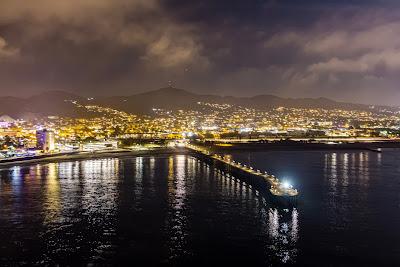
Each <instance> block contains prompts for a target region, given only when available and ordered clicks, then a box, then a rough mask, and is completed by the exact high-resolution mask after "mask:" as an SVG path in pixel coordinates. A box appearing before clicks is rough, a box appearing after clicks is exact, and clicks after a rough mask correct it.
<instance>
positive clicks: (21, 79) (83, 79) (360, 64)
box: [0, 0, 400, 104]
mask: <svg viewBox="0 0 400 267" xmlns="http://www.w3.org/2000/svg"><path fill="white" fill-rule="evenodd" d="M398 10H399V6H398V4H397V3H396V2H395V1H368V0H367V1H323V2H322V1H312V0H308V1H289V0H280V1H279V0H275V1H238V0H231V1H211V0H210V1H204V0H203V1H183V0H164V1H162V0H160V1H158V0H86V1H78V0H68V1H52V0H37V1H22V0H3V1H0V90H1V93H2V94H19V95H22V94H33V93H36V92H40V91H45V90H69V91H74V92H82V93H85V94H132V93H136V92H139V91H143V90H148V89H155V88H158V87H162V86H165V85H167V84H168V83H169V82H170V81H171V82H172V83H173V84H174V85H175V86H178V87H181V88H187V89H190V90H192V91H196V92H199V93H213V92H216V93H220V94H233V95H248V94H250V95H254V94H268V93H273V94H278V95H284V96H294V97H309V96H314V97H318V96H328V97H333V98H336V99H341V100H349V101H357V102H380V103H390V104H396V102H397V101H395V99H396V98H395V97H399V96H400V91H399V90H398V89H397V84H398V82H399V81H400V78H398V77H399V75H398V74H399V73H400V38H399V37H398V36H400V18H399V17H400V16H399V15H398V13H399V12H398Z"/></svg>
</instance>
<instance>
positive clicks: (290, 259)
mask: <svg viewBox="0 0 400 267" xmlns="http://www.w3.org/2000/svg"><path fill="white" fill-rule="evenodd" d="M287 155H288V154H284V156H285V157H286V156H287ZM313 155H317V156H318V157H317V156H314V157H315V158H313V160H314V161H313V162H311V163H310V164H309V165H305V164H304V162H303V160H298V161H295V160H296V159H295V158H294V159H292V161H288V162H289V163H287V166H290V164H291V162H295V164H297V165H295V170H301V168H304V167H306V168H314V169H311V171H308V172H307V171H306V170H304V169H303V170H302V171H303V172H302V173H300V172H299V176H300V175H301V174H304V176H305V178H307V179H310V181H306V180H304V184H306V183H307V182H308V183H311V182H312V183H313V184H312V186H315V184H318V186H319V185H321V188H323V189H320V188H319V187H317V188H318V190H315V189H313V190H314V191H306V190H307V188H305V187H303V188H302V186H303V184H302V183H300V181H299V180H296V175H293V174H292V175H291V177H292V178H293V181H294V182H295V184H297V185H300V187H299V188H300V189H301V190H302V191H300V192H301V193H304V194H305V198H306V197H308V198H315V199H316V201H313V203H312V204H313V206H312V207H313V208H312V209H311V208H309V206H307V205H309V204H308V203H309V202H307V201H308V199H306V200H305V201H304V202H301V203H300V204H299V207H298V208H292V209H285V208H282V207H279V206H276V205H273V204H271V203H270V200H269V199H268V198H267V197H265V195H264V194H262V193H261V192H258V191H257V190H256V188H253V187H251V185H249V184H247V183H245V182H243V181H241V180H240V179H237V177H232V176H231V175H229V174H226V173H222V172H220V171H218V170H215V169H214V168H213V167H212V166H209V165H207V164H204V163H202V162H199V161H198V160H196V159H194V158H191V157H188V156H185V155H174V156H155V157H146V156H143V157H134V158H123V159H118V158H108V159H96V160H83V161H71V162H60V163H48V164H36V165H32V166H20V167H12V168H9V169H2V170H0V176H1V180H0V193H1V194H0V264H9V263H15V262H17V263H21V262H22V263H23V262H25V263H28V264H29V263H33V264H38V265H39V264H50V265H52V264H56V263H62V264H63V263H64V264H69V265H79V264H80V263H85V264H89V263H94V264H96V263H115V262H118V261H119V259H124V260H128V262H134V259H133V258H135V260H136V261H139V263H147V261H150V263H153V264H156V263H160V262H162V263H165V264H172V265H174V264H178V263H182V262H184V263H191V262H192V261H196V262H203V263H205V264H206V263H208V264H210V262H211V260H212V259H217V262H224V261H225V260H228V261H229V260H231V261H232V262H235V261H237V262H241V260H243V261H244V259H248V260H250V261H252V262H253V263H256V264H257V265H261V264H263V265H272V264H283V265H285V264H292V263H297V262H299V258H302V257H303V261H301V262H303V263H304V255H305V254H306V253H307V252H309V251H308V246H304V243H307V242H312V240H313V238H314V239H318V235H317V234H316V235H315V236H313V231H314V229H315V231H316V232H317V233H318V234H319V235H322V236H323V235H325V238H326V235H328V234H327V233H329V234H330V233H333V234H332V236H334V237H335V235H336V234H337V233H340V232H341V231H344V232H346V233H348V232H351V231H352V232H354V229H356V230H360V229H361V230H362V229H367V223H366V222H364V221H365V218H367V217H366V216H367V215H369V214H370V212H368V211H369V207H368V206H366V205H365V203H368V201H370V197H371V196H370V194H371V191H370V189H373V186H372V184H373V183H374V182H376V180H377V179H378V178H377V177H379V176H377V175H378V174H379V172H378V170H376V166H385V164H387V163H385V158H384V156H382V155H380V154H377V155H374V154H370V153H368V152H343V153H342V152H332V153H323V154H313ZM232 158H234V159H236V155H232ZM244 158H245V160H248V161H250V160H251V162H249V163H250V164H252V165H254V167H256V168H259V169H261V170H267V171H270V170H271V172H272V173H275V172H277V174H279V171H281V172H282V173H284V172H285V171H287V169H288V168H287V166H286V165H285V164H286V163H285V162H284V161H283V160H282V158H279V157H278V158H277V159H276V161H277V162H278V163H277V162H274V161H273V160H274V158H273V157H271V158H269V159H268V160H265V158H264V156H263V157H257V155H252V156H251V157H248V156H247V155H246V156H244ZM243 162H244V161H243ZM282 162H283V163H282ZM279 164H281V165H279ZM312 164H314V165H312ZM318 164H319V165H318ZM277 166H278V167H279V166H281V168H282V169H279V168H278V167H277ZM310 166H315V167H310ZM274 168H276V169H274ZM282 170H283V171H282ZM312 175H315V176H312ZM310 177H311V178H310ZM312 186H310V187H312ZM304 188H305V189H304ZM303 189H304V190H303ZM320 190H322V191H320ZM306 193H307V195H306ZM316 196H318V197H320V198H318V199H317V198H316ZM313 200H314V199H313ZM319 207H322V208H323V210H318V208H319ZM310 210H312V212H314V213H315V214H314V213H313V214H312V216H316V219H315V223H310V216H311V215H310V214H311V213H310ZM315 210H317V211H315ZM307 212H308V213H307ZM317 213H319V214H318V215H316V214H317ZM355 213H360V214H362V216H361V215H360V218H358V217H357V220H358V221H357V226H356V227H355V226H354V221H355V218H354V214H355ZM366 214H367V215H366ZM317 216H319V217H317ZM304 221H307V225H305V224H304ZM310 225H312V227H311V226H310ZM310 228H311V229H312V230H311V231H310ZM305 232H307V234H305ZM6 233H7V234H6ZM311 237H312V238H311ZM342 238H343V237H342ZM305 240H307V241H305ZM310 240H311V241H310ZM319 242H320V243H318V244H317V245H316V246H315V247H319V246H321V247H322V248H324V249H326V246H327V245H326V244H325V243H324V242H323V240H322V241H321V240H320V241H319ZM331 242H332V241H331ZM334 242H337V241H336V240H335V241H334ZM321 244H322V245H321ZM343 244H344V243H339V244H338V245H335V247H334V248H332V251H333V252H331V253H333V254H334V253H338V252H337V251H336V250H338V249H340V253H342V254H343V253H344V254H345V253H348V252H349V251H350V248H346V247H345V246H344V245H343ZM245 248H246V249H245ZM309 255H310V254H309ZM345 255H347V254H345ZM208 260H209V261H208ZM150 265H151V264H150Z"/></svg>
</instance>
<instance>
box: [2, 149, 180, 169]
mask: <svg viewBox="0 0 400 267" xmlns="http://www.w3.org/2000/svg"><path fill="white" fill-rule="evenodd" d="M178 151H179V153H187V151H186V150H181V149H179V150H177V149H171V148H156V149H149V150H136V151H135V150H122V149H121V150H118V151H100V152H93V153H92V152H83V153H75V154H62V155H59V154H55V155H41V156H39V157H33V158H29V159H23V158H16V159H9V160H7V161H6V162H1V161H0V168H1V167H10V166H18V165H24V164H31V163H47V162H54V161H56V162H62V161H69V160H85V159H100V158H107V157H128V156H152V155H171V154H176V153H177V152H178Z"/></svg>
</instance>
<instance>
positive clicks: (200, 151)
mask: <svg viewBox="0 0 400 267" xmlns="http://www.w3.org/2000/svg"><path fill="white" fill-rule="evenodd" d="M186 148H188V149H189V150H190V151H192V152H193V155H194V156H195V157H197V158H198V159H200V160H202V161H204V162H206V163H209V164H213V165H214V166H215V167H217V168H218V169H220V170H222V171H224V172H226V173H228V174H230V175H235V176H237V178H239V179H241V180H244V181H245V182H247V183H249V184H250V185H252V186H255V187H258V189H260V190H261V192H263V193H266V194H267V195H270V196H271V197H272V198H273V199H274V200H278V201H279V202H284V203H287V202H293V201H296V200H297V196H298V194H299V193H298V191H297V189H294V188H293V187H292V186H291V185H289V184H287V183H285V182H282V181H280V180H279V179H278V178H276V177H275V176H274V175H270V174H268V173H267V172H261V171H260V170H255V169H254V168H253V167H250V166H246V165H244V164H241V163H240V162H236V161H234V160H230V159H226V158H224V157H223V156H220V155H217V154H211V153H210V152H209V151H208V150H207V149H205V148H202V147H200V146H195V145H192V144H186Z"/></svg>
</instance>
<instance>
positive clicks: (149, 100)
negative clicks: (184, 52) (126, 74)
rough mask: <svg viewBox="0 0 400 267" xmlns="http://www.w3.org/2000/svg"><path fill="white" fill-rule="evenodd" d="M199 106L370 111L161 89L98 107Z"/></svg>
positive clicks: (320, 101) (324, 102)
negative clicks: (224, 105) (224, 104)
mask: <svg viewBox="0 0 400 267" xmlns="http://www.w3.org/2000/svg"><path fill="white" fill-rule="evenodd" d="M197 102H208V103H218V104H223V103H226V104H235V105H240V106H244V107H252V108H257V109H270V108H275V107H281V106H283V107H296V108H326V109H335V108H340V109H346V110H367V109H369V107H368V106H367V105H362V104H351V103H343V102H337V101H334V100H330V99H327V98H297V99H294V98H281V97H277V96H274V95H258V96H254V97H233V96H217V95H199V94H195V93H191V92H188V91H185V90H183V89H177V88H171V87H169V88H161V89H158V90H155V91H150V92H146V93H142V94H136V95H132V96H119V97H106V98H102V99H98V100H97V103H99V104H101V105H105V106H109V107H112V108H115V109H119V110H124V111H127V112H131V113H140V114H146V113H150V112H151V109H152V108H153V107H155V108H164V109H170V110H174V109H188V108H195V107H196V104H197Z"/></svg>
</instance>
